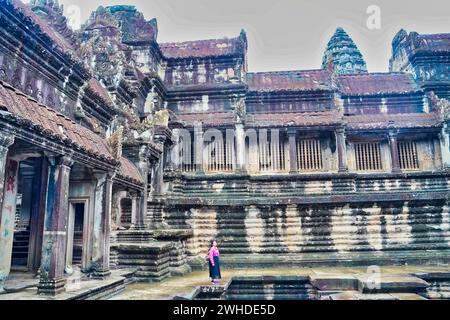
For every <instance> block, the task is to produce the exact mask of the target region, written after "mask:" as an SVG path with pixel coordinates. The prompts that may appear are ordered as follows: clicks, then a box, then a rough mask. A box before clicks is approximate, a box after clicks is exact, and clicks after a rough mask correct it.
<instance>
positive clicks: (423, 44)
mask: <svg viewBox="0 0 450 320" xmlns="http://www.w3.org/2000/svg"><path fill="white" fill-rule="evenodd" d="M417 39H419V41H418V43H417V44H416V49H415V50H416V51H433V52H450V33H438V34H420V35H418V36H417Z"/></svg>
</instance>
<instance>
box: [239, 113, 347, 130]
mask: <svg viewBox="0 0 450 320" xmlns="http://www.w3.org/2000/svg"><path fill="white" fill-rule="evenodd" d="M341 122H342V119H341V116H340V115H339V113H338V112H337V110H330V111H321V112H299V113H290V112H285V113H255V114H247V123H248V124H249V125H251V126H255V127H268V126H300V127H302V126H318V125H322V126H330V125H336V124H339V123H341Z"/></svg>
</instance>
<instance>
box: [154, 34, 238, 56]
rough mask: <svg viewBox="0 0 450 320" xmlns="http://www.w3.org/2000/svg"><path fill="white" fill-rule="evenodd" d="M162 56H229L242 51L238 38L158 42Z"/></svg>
mask: <svg viewBox="0 0 450 320" xmlns="http://www.w3.org/2000/svg"><path fill="white" fill-rule="evenodd" d="M159 47H160V49H161V52H162V54H163V56H164V57H166V58H169V59H171V58H173V59H183V58H197V57H199V58H201V57H218V56H230V55H234V54H237V53H242V52H243V44H242V42H241V40H240V39H239V38H231V39H229V38H223V39H209V40H196V41H186V42H169V43H160V44H159Z"/></svg>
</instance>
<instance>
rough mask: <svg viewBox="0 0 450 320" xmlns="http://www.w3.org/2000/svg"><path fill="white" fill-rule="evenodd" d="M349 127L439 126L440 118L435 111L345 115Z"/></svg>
mask: <svg viewBox="0 0 450 320" xmlns="http://www.w3.org/2000/svg"><path fill="white" fill-rule="evenodd" d="M344 120H345V121H346V122H347V126H348V128H350V129H387V128H390V127H396V128H400V127H401V128H427V127H439V126H440V123H441V120H440V119H439V116H438V115H437V114H436V113H401V114H371V115H356V116H346V117H344Z"/></svg>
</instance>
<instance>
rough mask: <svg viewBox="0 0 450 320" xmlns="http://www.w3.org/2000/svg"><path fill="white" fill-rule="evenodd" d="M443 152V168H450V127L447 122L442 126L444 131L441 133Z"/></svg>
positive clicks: (440, 139)
mask: <svg viewBox="0 0 450 320" xmlns="http://www.w3.org/2000/svg"><path fill="white" fill-rule="evenodd" d="M439 141H440V145H441V153H442V168H443V169H449V168H450V128H449V127H448V124H447V123H444V125H443V126H442V131H441V133H440V135H439Z"/></svg>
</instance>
